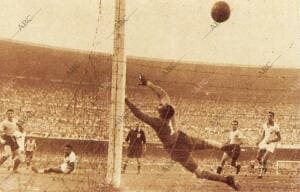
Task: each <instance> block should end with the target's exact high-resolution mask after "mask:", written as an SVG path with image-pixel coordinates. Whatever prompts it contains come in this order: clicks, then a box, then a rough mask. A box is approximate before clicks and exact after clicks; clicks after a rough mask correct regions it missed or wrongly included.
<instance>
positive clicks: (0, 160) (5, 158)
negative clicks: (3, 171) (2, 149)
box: [0, 156, 9, 165]
mask: <svg viewBox="0 0 300 192" xmlns="http://www.w3.org/2000/svg"><path fill="white" fill-rule="evenodd" d="M8 158H9V156H3V157H1V159H0V165H2V164H3V163H4V162H5V161H6V160H7V159H8Z"/></svg>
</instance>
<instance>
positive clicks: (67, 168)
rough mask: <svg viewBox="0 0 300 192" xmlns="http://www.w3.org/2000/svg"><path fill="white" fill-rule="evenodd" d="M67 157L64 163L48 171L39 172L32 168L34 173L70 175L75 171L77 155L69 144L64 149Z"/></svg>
mask: <svg viewBox="0 0 300 192" xmlns="http://www.w3.org/2000/svg"><path fill="white" fill-rule="evenodd" d="M64 151H65V157H64V162H63V163H62V164H61V165H60V166H58V167H52V168H47V169H42V170H38V169H37V168H35V167H32V171H34V172H36V173H64V174H69V173H71V172H73V171H74V170H75V164H76V155H75V153H74V151H73V148H72V146H71V145H69V144H67V145H65V147H64Z"/></svg>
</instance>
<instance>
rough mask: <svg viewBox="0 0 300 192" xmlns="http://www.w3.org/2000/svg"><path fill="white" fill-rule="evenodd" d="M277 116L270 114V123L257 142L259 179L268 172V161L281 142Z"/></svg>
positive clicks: (264, 128)
mask: <svg viewBox="0 0 300 192" xmlns="http://www.w3.org/2000/svg"><path fill="white" fill-rule="evenodd" d="M274 116H275V114H274V113H273V112H271V111H270V112H269V113H268V121H267V122H266V123H264V124H263V126H262V127H263V134H262V137H261V139H260V140H259V142H257V146H258V152H257V160H258V163H259V164H260V173H259V175H258V177H257V178H260V179H261V178H262V175H263V173H265V172H266V171H267V161H268V159H269V156H270V154H272V153H274V151H275V148H276V146H277V143H278V142H279V141H280V140H281V135H280V130H279V125H278V124H277V123H275V122H274Z"/></svg>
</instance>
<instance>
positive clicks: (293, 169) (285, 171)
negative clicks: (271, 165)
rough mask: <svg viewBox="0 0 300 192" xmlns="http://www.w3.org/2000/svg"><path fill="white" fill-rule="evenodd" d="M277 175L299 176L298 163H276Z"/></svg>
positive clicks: (299, 163)
mask: <svg viewBox="0 0 300 192" xmlns="http://www.w3.org/2000/svg"><path fill="white" fill-rule="evenodd" d="M276 174H277V175H300V161H277V162H276Z"/></svg>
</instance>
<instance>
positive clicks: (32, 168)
mask: <svg viewBox="0 0 300 192" xmlns="http://www.w3.org/2000/svg"><path fill="white" fill-rule="evenodd" d="M31 170H32V171H33V172H35V173H39V170H38V169H37V168H35V167H31Z"/></svg>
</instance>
